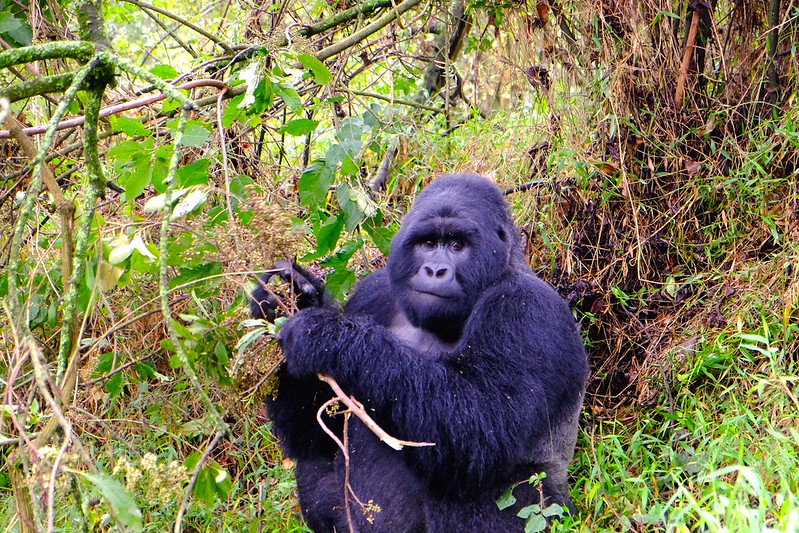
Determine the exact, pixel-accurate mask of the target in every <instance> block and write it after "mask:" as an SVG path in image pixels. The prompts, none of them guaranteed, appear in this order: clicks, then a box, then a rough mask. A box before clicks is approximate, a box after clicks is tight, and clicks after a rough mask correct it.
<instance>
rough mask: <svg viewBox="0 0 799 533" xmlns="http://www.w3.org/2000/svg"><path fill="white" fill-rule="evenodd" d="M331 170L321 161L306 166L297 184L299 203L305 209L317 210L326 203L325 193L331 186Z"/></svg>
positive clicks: (332, 176) (332, 175) (332, 177)
mask: <svg viewBox="0 0 799 533" xmlns="http://www.w3.org/2000/svg"><path fill="white" fill-rule="evenodd" d="M334 178H335V176H334V174H333V169H331V168H329V167H328V166H327V165H326V164H325V162H324V161H323V160H321V159H317V160H315V161H314V162H313V163H311V164H310V165H308V166H307V167H306V169H305V172H303V173H302V176H300V180H299V182H297V190H298V192H299V193H300V203H301V204H302V205H304V206H306V207H311V208H318V207H321V206H323V205H324V204H325V203H326V201H327V192H328V191H329V190H330V186H331V185H333V179H334Z"/></svg>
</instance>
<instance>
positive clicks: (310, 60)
mask: <svg viewBox="0 0 799 533" xmlns="http://www.w3.org/2000/svg"><path fill="white" fill-rule="evenodd" d="M297 59H298V60H299V61H300V63H302V66H303V67H305V68H307V69H309V70H310V71H311V72H313V79H314V81H315V82H316V83H318V84H319V85H327V84H328V83H330V82H331V81H333V75H332V74H331V73H330V71H329V70H328V69H327V67H326V66H325V64H324V63H322V62H321V61H319V60H318V59H316V58H315V57H314V56H312V55H308V54H300V55H299V56H297Z"/></svg>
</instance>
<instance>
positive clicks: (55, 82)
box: [0, 72, 75, 102]
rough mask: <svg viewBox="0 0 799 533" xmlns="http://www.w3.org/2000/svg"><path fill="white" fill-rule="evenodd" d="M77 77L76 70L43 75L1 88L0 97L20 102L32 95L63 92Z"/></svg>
mask: <svg viewBox="0 0 799 533" xmlns="http://www.w3.org/2000/svg"><path fill="white" fill-rule="evenodd" d="M74 78H75V73H74V72H68V73H66V74H56V75H54V76H42V77H38V78H33V79H32V80H28V81H24V82H22V83H15V84H14V85H9V86H8V87H5V88H3V89H0V97H4V98H8V100H9V101H10V102H19V101H20V100H25V99H26V98H30V97H31V96H41V95H43V94H50V93H63V92H64V91H66V90H67V89H68V88H69V86H70V85H72V80H73V79H74Z"/></svg>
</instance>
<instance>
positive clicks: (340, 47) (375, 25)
mask: <svg viewBox="0 0 799 533" xmlns="http://www.w3.org/2000/svg"><path fill="white" fill-rule="evenodd" d="M125 1H127V2H130V1H131V0H125ZM421 2H422V0H405V1H404V2H403V3H401V4H399V5H398V6H397V7H395V8H394V9H392V10H391V11H389V12H388V13H386V14H385V15H383V16H382V17H380V18H379V19H377V20H375V21H374V22H372V23H371V24H369V25H367V26H365V27H364V28H362V29H360V30H358V31H356V32H354V33H353V34H352V35H350V36H349V37H347V38H345V39H342V40H340V41H339V42H337V43H335V44H331V45H330V46H328V47H327V48H323V49H322V50H320V51H319V52H318V53H317V54H316V58H317V59H318V60H320V61H324V60H325V59H328V58H330V57H332V56H334V55H336V54H338V53H340V52H343V51H344V50H346V49H347V48H349V47H351V46H353V45H355V44H357V43H359V42H361V41H363V40H364V39H366V38H367V37H369V36H370V35H372V34H373V33H375V32H377V31H379V30H381V29H382V28H384V27H386V26H388V25H389V24H390V23H391V22H393V21H394V19H396V18H397V17H399V16H400V15H402V14H403V13H405V12H407V11H409V10H411V9H413V8H414V7H416V6H417V5H419V4H420V3H421Z"/></svg>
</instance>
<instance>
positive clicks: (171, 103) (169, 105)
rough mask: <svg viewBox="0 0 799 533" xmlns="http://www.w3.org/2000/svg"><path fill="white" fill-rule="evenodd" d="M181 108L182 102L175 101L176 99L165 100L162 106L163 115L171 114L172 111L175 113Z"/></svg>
mask: <svg viewBox="0 0 799 533" xmlns="http://www.w3.org/2000/svg"><path fill="white" fill-rule="evenodd" d="M179 108H180V100H175V99H174V98H167V99H166V100H164V103H163V104H161V113H169V112H170V111H174V110H175V109H179Z"/></svg>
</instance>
